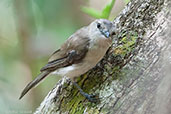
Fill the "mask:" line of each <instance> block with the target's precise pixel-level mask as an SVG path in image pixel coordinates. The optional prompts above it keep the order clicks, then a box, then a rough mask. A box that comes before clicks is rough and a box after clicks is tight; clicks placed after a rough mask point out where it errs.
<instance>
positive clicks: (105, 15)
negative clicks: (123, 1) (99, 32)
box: [81, 0, 115, 19]
mask: <svg viewBox="0 0 171 114" xmlns="http://www.w3.org/2000/svg"><path fill="white" fill-rule="evenodd" d="M114 4H115V0H112V1H111V2H110V3H109V4H107V5H106V6H105V7H104V8H103V10H102V11H101V12H100V11H98V10H96V9H94V8H89V7H85V6H83V7H81V10H82V11H83V12H84V13H86V14H88V15H89V16H91V17H93V18H97V19H100V18H103V19H109V16H110V13H111V11H112V8H113V6H114Z"/></svg>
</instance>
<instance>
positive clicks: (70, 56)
mask: <svg viewBox="0 0 171 114" xmlns="http://www.w3.org/2000/svg"><path fill="white" fill-rule="evenodd" d="M84 29H85V28H84ZM84 29H81V30H80V31H77V32H76V33H75V34H74V35H72V36H71V37H70V38H69V39H68V40H67V41H66V42H65V43H64V44H63V45H62V46H61V48H60V49H58V50H57V51H55V52H54V53H53V54H52V56H51V57H50V59H49V61H48V63H47V64H46V65H45V66H44V67H43V68H42V69H41V70H40V71H41V72H43V71H45V70H48V71H54V70H56V69H58V68H61V67H66V66H69V65H71V64H74V63H78V62H80V61H81V60H82V59H83V58H84V57H85V55H86V53H87V51H88V46H89V41H90V38H89V37H88V36H87V35H86V34H81V33H80V32H83V30H84ZM73 52H74V53H73Z"/></svg>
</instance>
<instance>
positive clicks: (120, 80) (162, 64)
mask: <svg viewBox="0 0 171 114" xmlns="http://www.w3.org/2000/svg"><path fill="white" fill-rule="evenodd" d="M113 24H115V25H116V26H117V38H118V39H119V41H118V42H117V43H116V42H114V44H113V45H112V47H111V48H110V49H109V51H108V52H107V54H106V55H105V57H104V58H103V60H102V61H101V62H100V63H99V64H98V65H97V66H96V67H95V68H93V69H92V70H90V71H89V72H87V73H86V74H84V75H83V76H81V77H79V78H78V84H79V85H81V87H82V88H83V90H84V91H86V92H88V93H90V94H98V96H99V98H100V102H98V103H90V102H88V101H87V100H86V99H85V98H84V97H83V96H82V95H80V93H79V92H78V90H77V89H76V88H75V87H73V85H72V84H71V83H70V81H69V80H68V79H66V78H63V79H61V80H60V81H59V82H58V83H57V84H56V86H55V87H54V88H53V89H52V90H51V91H50V92H49V94H48V95H47V96H46V98H45V99H44V101H43V102H42V103H41V105H40V107H39V108H37V110H36V112H35V114H39V113H40V114H42V113H52V114H53V113H57V114H171V107H170V106H171V76H170V75H169V73H170V69H171V45H170V44H171V38H170V37H171V1H170V0H132V1H131V2H130V3H129V4H128V5H127V6H126V7H125V9H124V10H123V11H122V12H121V13H120V15H119V16H118V17H117V18H116V19H115V20H114V21H113ZM169 68H170V69H169Z"/></svg>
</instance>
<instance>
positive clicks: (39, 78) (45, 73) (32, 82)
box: [19, 71, 50, 99]
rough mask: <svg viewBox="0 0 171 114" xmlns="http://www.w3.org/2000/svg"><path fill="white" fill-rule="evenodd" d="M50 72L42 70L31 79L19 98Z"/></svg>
mask: <svg viewBox="0 0 171 114" xmlns="http://www.w3.org/2000/svg"><path fill="white" fill-rule="evenodd" d="M49 73H50V72H48V71H44V72H42V73H40V74H39V75H38V76H37V77H36V78H35V79H34V80H33V81H31V82H30V83H29V84H28V85H27V86H26V87H25V88H24V90H23V91H22V93H21V95H20V97H19V99H21V98H22V97H23V96H24V95H25V94H26V93H27V92H28V91H29V90H30V89H32V88H33V87H35V86H36V85H38V84H39V83H40V82H41V81H42V80H43V79H44V78H45V77H46V76H47V75H48V74H49Z"/></svg>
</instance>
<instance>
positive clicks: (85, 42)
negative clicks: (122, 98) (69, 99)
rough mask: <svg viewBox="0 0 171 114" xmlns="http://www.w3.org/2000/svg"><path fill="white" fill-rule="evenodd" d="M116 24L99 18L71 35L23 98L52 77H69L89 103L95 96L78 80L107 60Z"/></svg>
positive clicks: (26, 89)
mask: <svg viewBox="0 0 171 114" xmlns="http://www.w3.org/2000/svg"><path fill="white" fill-rule="evenodd" d="M115 30H116V28H115V26H114V24H113V23H112V22H111V21H109V20H107V19H96V20H94V21H93V22H91V23H90V24H89V25H88V26H84V27H82V28H80V29H79V30H77V31H76V32H75V33H74V34H72V35H71V36H70V37H69V38H68V39H67V40H66V41H65V42H64V43H63V45H61V47H60V48H59V49H58V50H57V51H55V52H54V53H53V54H52V55H51V56H50V58H49V60H48V62H47V64H46V65H45V66H44V67H42V68H41V69H40V74H39V75H38V76H37V77H36V78H35V79H34V80H33V81H31V82H30V83H28V85H27V86H26V87H25V88H24V90H23V91H22V93H21V95H20V97H19V99H21V98H22V97H23V96H24V95H25V94H26V93H27V92H28V91H29V90H30V89H32V88H33V87H35V86H37V85H38V84H39V83H40V82H42V81H43V80H44V79H45V78H46V77H47V76H48V75H49V74H57V75H60V76H66V77H69V79H70V80H71V82H72V83H73V85H74V86H75V87H76V88H77V89H78V90H79V91H80V93H81V94H82V95H83V96H84V97H85V98H87V99H88V100H89V101H90V102H93V101H95V95H90V94H88V93H85V92H84V91H83V90H82V89H81V87H79V85H78V84H77V83H76V81H75V80H76V78H77V77H79V76H80V75H82V74H84V73H86V72H87V71H89V70H90V69H92V68H93V67H95V66H96V64H97V63H98V62H99V61H100V60H101V59H102V58H103V57H104V55H105V54H106V52H107V50H108V49H109V47H110V46H111V44H112V39H113V36H114V35H115V34H116V32H115Z"/></svg>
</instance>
